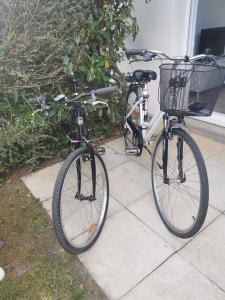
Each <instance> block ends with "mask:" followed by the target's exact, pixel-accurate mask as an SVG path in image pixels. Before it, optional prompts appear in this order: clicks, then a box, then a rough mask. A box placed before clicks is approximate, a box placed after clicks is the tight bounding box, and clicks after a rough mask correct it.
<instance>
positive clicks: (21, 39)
mask: <svg viewBox="0 0 225 300" xmlns="http://www.w3.org/2000/svg"><path fill="white" fill-rule="evenodd" d="M132 13H133V1H132V0H122V1H117V0H104V1H102V0H82V1H77V0H29V1H27V0H17V1H14V0H7V1H6V0H1V2H0V20H1V21H0V83H1V84H0V120H2V123H3V124H7V126H3V127H4V128H3V127H2V128H1V129H0V164H1V166H0V168H1V169H0V173H1V174H3V173H4V172H5V171H7V170H8V169H10V168H11V167H15V166H18V165H21V164H29V165H31V166H32V167H34V166H36V165H37V164H38V163H39V161H40V160H42V159H47V158H50V157H52V156H53V155H54V154H55V152H56V151H57V150H58V149H59V148H60V147H62V146H64V145H65V144H66V141H65V140H64V138H62V136H60V135H58V132H59V131H57V132H55V126H56V125H55V124H57V126H58V127H60V126H61V125H60V124H62V123H67V124H68V123H70V117H69V115H70V114H69V113H65V110H63V109H62V108H59V107H56V106H55V105H53V104H52V105H51V110H50V112H49V116H48V117H46V116H42V115H40V114H39V115H36V116H35V117H33V116H32V112H33V111H34V109H35V107H32V105H30V104H29V101H28V99H29V97H33V96H35V95H46V96H47V98H48V101H50V103H52V102H51V101H52V97H53V96H54V95H56V94H57V93H59V92H66V93H67V92H69V91H70V89H69V88H68V86H67V85H66V84H65V77H66V75H69V74H72V73H76V74H79V75H81V76H82V77H83V83H82V88H83V87H85V86H87V85H88V87H89V89H91V88H93V87H98V86H107V85H109V84H112V83H113V84H114V83H115V82H116V83H117V84H120V83H121V82H122V81H123V80H122V78H121V74H120V72H119V70H118V69H117V63H118V62H119V61H120V60H121V59H122V57H123V52H122V51H121V49H122V48H123V46H124V40H125V38H126V37H127V36H128V35H129V34H132V35H133V37H134V38H135V36H136V34H137V32H138V26H137V22H136V19H135V18H134V17H133V16H132ZM119 104H120V100H119V98H118V96H117V97H116V96H114V97H111V98H110V99H109V106H110V107H109V110H108V115H107V118H106V119H104V120H103V127H104V126H106V125H105V124H107V122H108V119H111V120H112V121H118V119H119V113H120V110H121V108H120V105H119ZM67 117H68V118H67ZM90 121H91V120H90ZM94 124H96V122H94ZM100 127H101V126H100ZM100 127H99V125H98V130H100V131H101V130H102V128H100ZM99 128H100V129H99ZM104 130H105V129H104ZM106 131H107V130H106ZM94 134H95V132H94Z"/></svg>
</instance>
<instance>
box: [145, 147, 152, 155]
mask: <svg viewBox="0 0 225 300" xmlns="http://www.w3.org/2000/svg"><path fill="white" fill-rule="evenodd" d="M144 148H145V150H146V151H147V152H148V153H149V154H150V156H152V152H151V151H150V150H149V149H148V147H147V146H144Z"/></svg>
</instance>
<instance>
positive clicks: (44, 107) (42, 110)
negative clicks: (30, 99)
mask: <svg viewBox="0 0 225 300" xmlns="http://www.w3.org/2000/svg"><path fill="white" fill-rule="evenodd" d="M48 110H49V106H48V105H46V104H41V108H38V109H36V110H35V111H34V112H33V113H32V116H34V115H36V113H38V112H43V113H44V114H45V115H46V116H47V115H48V112H47V111H48Z"/></svg>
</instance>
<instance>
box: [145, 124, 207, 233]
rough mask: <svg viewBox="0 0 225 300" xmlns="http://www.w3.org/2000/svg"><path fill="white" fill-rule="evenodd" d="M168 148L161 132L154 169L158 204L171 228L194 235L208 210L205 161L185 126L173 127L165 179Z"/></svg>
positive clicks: (153, 159)
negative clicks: (165, 157) (164, 160)
mask: <svg viewBox="0 0 225 300" xmlns="http://www.w3.org/2000/svg"><path fill="white" fill-rule="evenodd" d="M181 145H182V146H181ZM164 150H165V139H164V135H163V134H161V135H160V137H159V138H158V140H157V142H156V145H155V148H154V153H153V157H152V170H151V176H152V187H153V194H154V199H155V203H156V207H157V209H158V212H159V215H160V217H161V219H162V221H163V222H164V224H165V225H166V227H167V228H168V229H169V231H170V232H172V233H173V234H174V235H176V236H178V237H180V238H190V237H192V236H194V235H195V234H196V233H197V232H198V231H199V230H200V228H201V227H202V225H203V223H204V220H205V217H206V214H207V209H208V200H209V186H208V176H207V172H206V167H205V163H204V160H203V157H202V154H201V152H200V150H199V148H198V146H197V144H196V143H195V141H194V140H193V139H192V137H191V136H190V135H188V134H187V133H186V132H185V131H184V130H182V129H173V134H172V137H171V138H169V139H168V152H167V153H168V154H167V155H168V156H167V168H166V172H167V178H166V179H165V173H164V172H163V170H164V169H165V168H164V167H163V153H164ZM181 173H182V178H181Z"/></svg>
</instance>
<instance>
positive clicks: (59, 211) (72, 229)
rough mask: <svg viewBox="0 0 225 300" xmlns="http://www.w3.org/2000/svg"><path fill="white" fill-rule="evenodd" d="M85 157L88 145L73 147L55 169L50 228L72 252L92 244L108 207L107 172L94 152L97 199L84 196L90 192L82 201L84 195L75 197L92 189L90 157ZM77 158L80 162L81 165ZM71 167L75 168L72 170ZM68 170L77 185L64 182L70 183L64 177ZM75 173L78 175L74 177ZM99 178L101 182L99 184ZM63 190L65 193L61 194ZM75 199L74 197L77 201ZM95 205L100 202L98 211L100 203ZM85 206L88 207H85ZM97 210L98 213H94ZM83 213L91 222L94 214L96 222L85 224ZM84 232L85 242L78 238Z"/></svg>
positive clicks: (96, 237) (83, 250)
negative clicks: (57, 168) (88, 205)
mask: <svg viewBox="0 0 225 300" xmlns="http://www.w3.org/2000/svg"><path fill="white" fill-rule="evenodd" d="M87 158H90V150H89V149H88V148H87V147H81V148H78V149H76V150H75V151H73V152H72V153H71V154H70V155H69V156H68V157H67V159H66V160H65V161H64V163H63V165H62V167H61V169H60V171H59V173H58V176H57V179H56V182H55V187H54V191H53V200H52V221H53V228H54V231H55V234H56V237H57V239H58V241H59V243H60V245H61V246H62V248H63V249H64V250H66V251H67V252H69V253H72V254H80V253H83V252H85V251H87V250H88V249H89V248H90V247H91V246H93V245H94V243H95V242H96V240H97V239H98V237H99V235H100V233H101V231H102V228H103V225H104V222H105V218H106V215H107V209H108V202H109V181H108V175H107V170H106V167H105V164H104V161H103V160H102V158H101V157H100V156H99V154H98V153H97V152H94V159H95V165H96V174H97V176H96V180H97V182H96V200H94V201H93V200H92V201H91V200H87V199H89V198H88V197H90V196H87V197H86V199H85V201H84V200H81V199H82V197H83V198H84V196H82V197H81V196H80V199H77V198H76V197H77V195H78V198H79V195H82V193H84V195H85V193H86V195H89V194H91V192H92V188H93V187H92V182H93V181H92V171H91V168H90V161H91V159H89V160H88V159H87ZM77 162H80V167H79V166H78V163H77ZM81 164H82V168H81ZM71 170H72V171H71ZM73 170H74V171H75V172H73ZM68 174H69V175H68ZM70 174H72V178H73V180H74V179H75V180H74V181H73V182H75V185H76V186H75V185H72V186H67V185H66V184H68V183H69V184H71V181H69V180H67V178H68V176H70ZM77 177H79V178H78V179H77ZM98 180H99V181H98ZM101 180H102V183H103V186H101V185H100V183H101ZM67 182H68V183H67ZM78 190H79V193H78ZM63 192H65V193H64V194H63ZM66 193H67V194H66ZM77 193H78V194H77ZM70 194H71V196H70ZM100 197H102V199H100ZM74 200H76V202H75V201H74ZM67 202H68V203H67ZM88 202H89V203H88ZM87 203H88V204H90V208H88V207H87V205H86V204H87ZM99 204H100V205H99ZM75 205H77V207H76V208H77V210H75V211H74V213H72V209H73V208H74V206H75ZM96 205H99V207H100V206H101V207H100V211H98V208H99V207H98V206H96ZM87 209H90V210H89V211H87ZM98 212H99V215H97V214H98ZM75 213H76V215H75ZM83 214H86V217H87V223H90V222H94V221H95V220H93V221H92V219H91V218H92V217H93V219H94V217H95V215H97V218H98V219H96V222H98V223H90V224H89V226H88V224H87V226H88V227H86V224H84V222H85V218H83ZM78 217H81V223H82V224H81V226H80V225H79V224H78V222H79V219H78ZM89 218H90V220H89ZM89 231H90V232H89ZM86 236H87V240H85V242H81V239H82V238H85V237H86Z"/></svg>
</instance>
